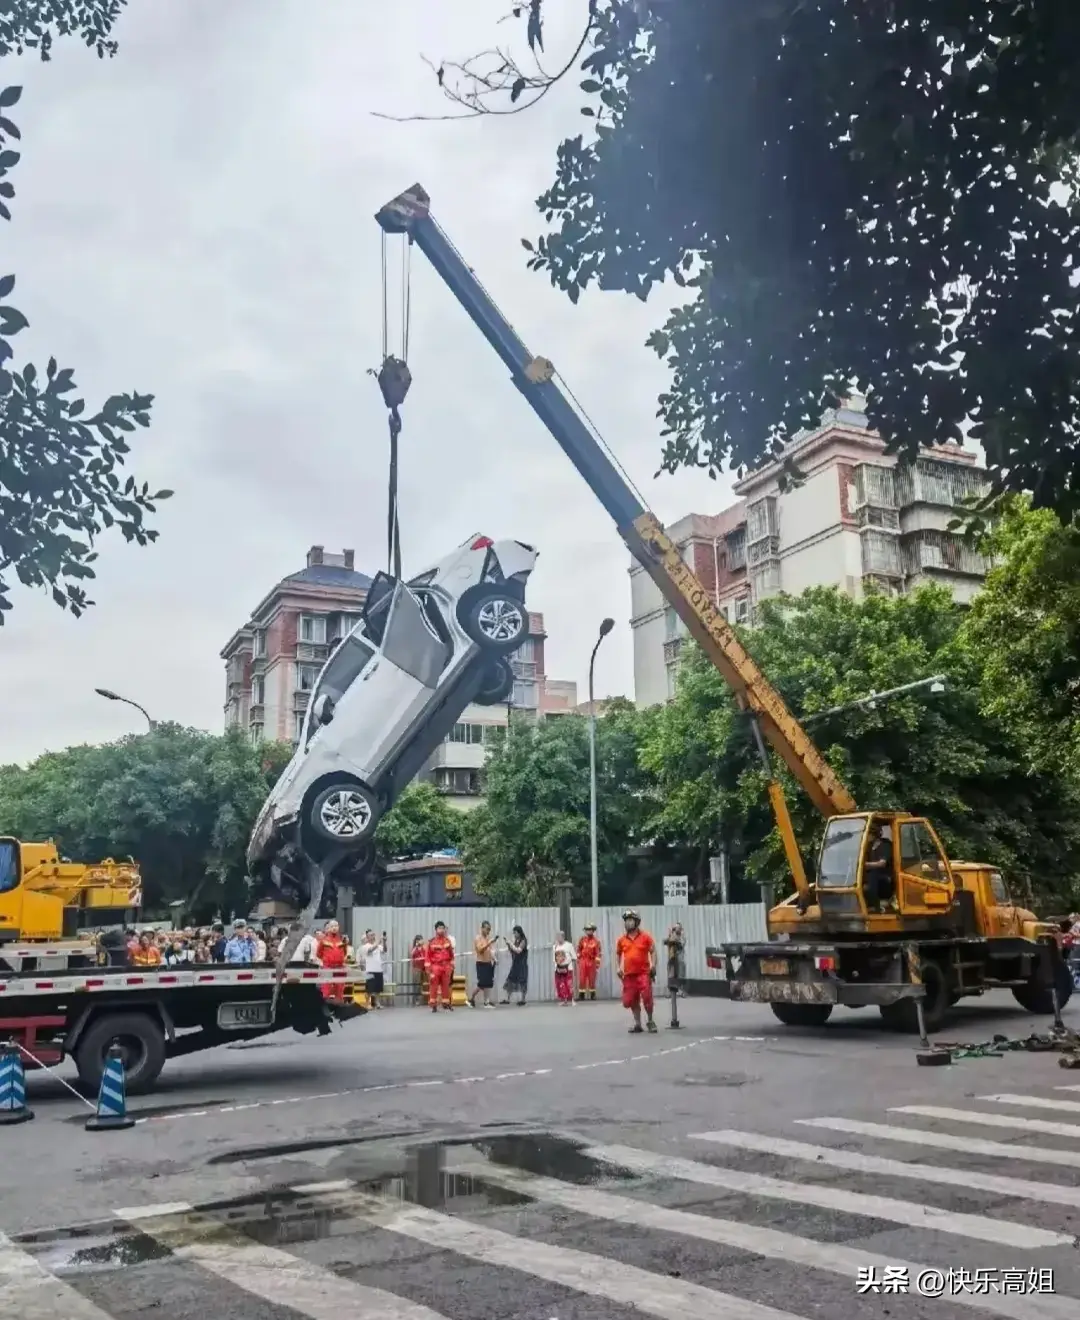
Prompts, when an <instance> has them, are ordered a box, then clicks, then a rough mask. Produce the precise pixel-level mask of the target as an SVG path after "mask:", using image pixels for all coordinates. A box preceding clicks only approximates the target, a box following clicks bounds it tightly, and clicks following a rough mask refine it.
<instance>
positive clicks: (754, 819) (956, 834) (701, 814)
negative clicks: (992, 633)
mask: <svg viewBox="0 0 1080 1320" xmlns="http://www.w3.org/2000/svg"><path fill="white" fill-rule="evenodd" d="M962 619H963V611H962V610H961V608H960V607H958V606H957V605H955V604H954V603H953V601H952V599H951V597H950V595H949V593H948V592H947V591H945V590H944V589H938V588H924V589H922V590H920V591H918V592H916V593H915V594H913V595H911V596H905V597H902V598H899V599H893V598H887V597H884V596H870V597H868V598H867V599H866V600H864V601H862V602H859V603H857V602H855V601H852V600H851V599H850V598H849V597H847V596H845V595H842V594H841V593H839V592H837V591H834V590H829V589H825V588H817V589H814V590H811V591H808V592H806V593H804V594H803V595H802V596H801V597H799V598H797V599H791V598H784V597H781V598H778V599H776V600H772V601H768V602H766V603H765V604H764V606H763V608H762V617H761V623H760V627H758V628H756V629H755V630H754V631H753V632H752V633H749V634H748V635H747V638H746V640H747V644H748V645H749V646H750V647H751V649H752V650H753V653H754V656H755V659H756V660H757V661H758V663H759V664H760V665H761V666H762V668H763V669H764V671H765V673H766V674H768V675H769V676H770V677H771V678H772V681H773V682H774V684H775V685H776V686H777V688H778V689H779V690H780V692H781V694H782V695H783V697H784V699H785V701H786V702H787V703H788V705H789V708H790V709H792V710H793V711H794V712H796V713H797V714H800V715H802V716H804V717H809V716H810V715H812V714H813V712H815V711H824V710H827V709H829V708H830V707H833V706H838V705H843V704H844V703H846V702H850V701H854V700H857V699H858V698H860V697H864V696H866V695H867V694H868V693H870V692H873V691H878V692H880V691H884V690H886V689H889V688H895V687H900V686H902V685H903V684H905V683H910V682H914V681H915V680H917V679H920V678H925V677H928V676H929V675H931V674H935V673H942V674H944V675H946V677H947V690H946V691H945V692H944V693H943V694H941V695H937V696H935V695H930V694H927V693H922V694H913V695H911V696H909V697H903V698H899V699H893V700H890V701H887V702H883V703H881V704H880V705H878V706H877V707H876V708H874V709H860V710H853V711H847V712H844V713H843V714H840V715H836V716H830V717H828V718H826V719H823V720H822V721H820V722H819V723H812V724H811V726H810V731H811V732H812V734H813V735H814V737H815V740H816V741H817V742H818V744H819V746H821V748H822V750H823V752H824V754H825V755H826V756H827V758H828V760H829V762H830V764H832V765H833V767H834V768H835V769H836V770H837V771H838V772H839V773H840V774H841V776H842V777H843V778H844V780H845V781H846V782H847V784H848V786H849V788H850V789H851V790H852V792H853V793H854V795H855V798H856V800H857V801H858V802H859V803H860V805H861V806H864V807H867V808H870V807H876V808H881V809H889V808H896V809H903V810H908V811H912V812H915V813H917V814H925V815H926V816H928V817H929V818H930V819H931V821H932V822H933V824H934V825H935V827H936V828H937V829H938V831H939V833H940V834H941V835H942V838H943V840H944V841H945V843H946V845H947V847H948V848H949V850H950V854H951V855H952V856H954V857H957V858H961V857H962V858H968V859H976V860H983V861H989V862H991V863H994V864H997V865H999V866H1002V867H1003V868H1004V869H1005V870H1006V871H1008V872H1009V873H1010V874H1012V875H1014V876H1019V877H1021V878H1023V879H1025V880H1026V879H1027V878H1029V877H1030V878H1031V881H1032V883H1033V885H1034V887H1035V888H1036V890H1041V891H1042V892H1043V893H1044V894H1047V895H1049V894H1051V893H1057V892H1061V891H1063V890H1067V889H1068V887H1069V883H1070V882H1071V879H1072V877H1073V875H1074V874H1075V871H1076V867H1075V862H1074V859H1075V857H1076V855H1077V847H1078V845H1080V802H1078V798H1077V793H1076V787H1075V783H1074V782H1073V781H1072V780H1070V779H1068V778H1066V777H1065V776H1062V775H1055V774H1053V773H1051V772H1049V771H1036V770H1033V769H1032V768H1031V767H1030V763H1029V761H1028V758H1027V757H1026V755H1025V749H1024V747H1023V746H1022V744H1020V743H1018V742H1017V741H1016V740H1015V739H1014V738H1013V737H1012V736H1010V734H1009V733H1008V731H1007V730H1005V729H1004V728H1003V727H1002V725H1001V724H1000V722H999V721H998V720H997V719H996V718H995V717H994V715H993V713H992V712H989V711H987V710H986V709H985V708H984V706H983V702H982V691H981V681H982V675H981V670H980V665H979V659H980V657H979V655H978V653H977V652H976V651H974V650H973V649H971V648H970V647H969V646H967V645H965V639H964V632H963V626H962ZM641 754H642V760H643V763H644V764H645V766H646V768H647V769H648V770H649V771H650V772H652V773H653V774H654V775H655V776H656V777H657V780H658V784H659V802H660V809H659V813H658V816H657V818H656V824H657V826H658V827H659V828H662V829H665V830H666V831H668V832H671V833H677V834H679V835H681V836H683V837H684V838H686V839H687V840H688V841H695V842H697V843H699V844H700V846H702V847H703V848H704V847H715V845H716V844H717V843H720V842H722V843H724V844H725V845H726V846H727V847H728V849H729V850H730V851H731V853H732V854H733V856H734V857H735V859H736V861H737V862H740V863H741V864H742V865H743V866H745V870H746V873H747V874H748V875H749V876H750V877H752V878H754V879H758V880H770V881H772V882H773V883H775V884H778V885H779V886H780V888H781V889H782V890H786V889H789V888H790V880H789V878H788V875H787V871H786V866H785V863H784V858H783V852H782V849H781V846H780V841H779V838H778V835H777V832H776V830H775V828H774V826H773V822H772V817H771V814H770V812H769V808H768V804H767V800H766V797H765V776H764V773H763V771H762V769H761V767H760V763H759V762H758V761H757V759H756V756H755V754H754V752H753V747H752V743H751V741H750V736H749V730H748V729H747V728H746V725H745V721H744V719H743V718H742V717H740V716H739V715H738V714H737V713H736V711H735V709H734V704H733V702H732V699H731V696H730V694H729V692H728V690H727V688H726V685H725V684H724V683H723V680H722V679H721V678H720V676H719V674H718V673H717V672H716V671H715V670H714V669H713V668H712V666H711V665H709V664H708V663H707V662H706V661H705V659H704V657H703V656H702V655H701V654H700V652H698V651H697V650H696V648H694V649H693V650H692V651H691V653H690V654H689V655H688V657H687V659H686V660H685V661H684V662H683V664H682V666H681V667H680V674H679V683H678V687H677V692H676V697H675V699H674V701H672V702H671V703H670V704H669V705H668V706H666V707H664V708H662V709H661V710H660V712H659V713H658V716H657V718H656V721H655V723H654V725H653V728H652V730H651V732H650V734H649V735H648V736H647V737H646V738H645V740H644V742H643V746H642V753H641ZM785 787H786V789H787V791H788V799H789V804H790V806H791V811H792V817H793V819H794V822H795V827H796V833H797V835H798V837H799V839H800V842H801V843H802V845H803V848H804V852H805V854H806V860H807V863H808V867H810V868H811V869H812V867H813V863H814V860H815V859H814V848H815V847H816V842H817V840H818V839H819V838H820V832H821V822H820V819H819V818H818V816H817V815H816V813H815V812H814V810H813V808H812V807H811V806H810V804H809V802H808V801H807V799H806V798H805V796H804V795H803V794H802V793H801V792H800V790H799V789H798V788H797V786H796V785H795V784H794V782H793V781H791V780H790V779H789V778H787V777H786V776H785Z"/></svg>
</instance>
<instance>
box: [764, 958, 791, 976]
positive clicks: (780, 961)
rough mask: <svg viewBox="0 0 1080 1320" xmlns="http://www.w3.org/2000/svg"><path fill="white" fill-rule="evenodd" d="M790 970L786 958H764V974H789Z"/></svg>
mask: <svg viewBox="0 0 1080 1320" xmlns="http://www.w3.org/2000/svg"><path fill="white" fill-rule="evenodd" d="M788 971H789V967H788V960H787V959H786V958H762V960H761V974H762V976H787V974H788Z"/></svg>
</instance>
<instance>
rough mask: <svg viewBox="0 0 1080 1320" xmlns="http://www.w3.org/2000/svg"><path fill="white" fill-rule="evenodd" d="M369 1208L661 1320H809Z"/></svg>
mask: <svg viewBox="0 0 1080 1320" xmlns="http://www.w3.org/2000/svg"><path fill="white" fill-rule="evenodd" d="M364 1202H366V1203H367V1205H366V1209H364V1210H362V1211H361V1213H362V1214H363V1216H364V1217H365V1218H366V1219H367V1220H368V1222H370V1223H372V1224H376V1225H378V1227H379V1228H381V1229H385V1230H387V1231H388V1232H391V1233H398V1234H400V1235H401V1236H402V1237H407V1238H411V1239H412V1240H413V1241H415V1242H424V1243H426V1244H427V1245H428V1246H431V1247H434V1248H435V1249H436V1250H437V1251H453V1252H456V1253H457V1254H458V1255H459V1256H467V1257H469V1259H471V1260H477V1261H481V1262H482V1263H483V1264H486V1265H499V1266H502V1267H503V1268H504V1269H510V1270H517V1271H518V1272H519V1273H521V1274H531V1275H532V1276H533V1278H536V1279H543V1280H545V1281H546V1282H548V1283H555V1284H558V1285H559V1286H560V1287H563V1288H572V1289H573V1290H574V1291H575V1292H579V1293H585V1294H586V1295H588V1296H590V1297H602V1298H604V1300H605V1301H611V1302H617V1303H618V1304H619V1305H621V1306H626V1307H629V1308H630V1309H631V1310H633V1311H636V1312H639V1313H642V1312H643V1313H644V1314H645V1315H651V1316H656V1317H657V1318H658V1320H686V1317H687V1316H688V1315H693V1316H694V1317H695V1320H805V1318H804V1317H800V1316H797V1315H794V1314H793V1313H792V1312H790V1311H780V1310H777V1309H776V1308H775V1307H772V1306H765V1305H764V1304H763V1303H761V1302H751V1301H748V1300H747V1299H746V1298H744V1297H735V1296H732V1295H731V1294H730V1293H722V1292H718V1291H716V1290H715V1289H713V1288H704V1287H702V1286H701V1284H697V1283H690V1282H689V1281H688V1280H686V1279H677V1278H673V1277H667V1276H665V1275H662V1274H653V1273H651V1272H650V1271H648V1270H643V1269H639V1268H638V1267H637V1266H635V1265H631V1264H629V1263H628V1262H626V1261H624V1260H611V1259H609V1258H608V1257H606V1256H593V1255H590V1254H589V1253H588V1252H585V1251H577V1250H576V1249H575V1248H573V1247H553V1246H549V1245H548V1244H547V1243H545V1242H537V1241H536V1240H535V1239H531V1238H525V1237H517V1236H516V1235H515V1234H513V1233H503V1232H501V1231H500V1230H499V1229H496V1228H490V1227H488V1226H487V1225H486V1224H485V1225H480V1224H474V1223H470V1222H469V1221H467V1220H464V1219H456V1218H454V1217H453V1216H452V1215H444V1214H440V1213H439V1212H438V1211H435V1210H425V1209H423V1208H421V1207H420V1206H409V1207H408V1208H406V1209H403V1210H396V1211H395V1210H394V1209H393V1208H392V1207H391V1206H388V1205H387V1204H386V1203H385V1202H381V1201H379V1200H377V1199H375V1198H371V1197H366V1196H363V1195H358V1197H357V1208H358V1210H359V1209H360V1208H361V1206H362V1205H363V1203H364ZM335 1320H339V1318H335ZM1055 1320H1056V1318H1055Z"/></svg>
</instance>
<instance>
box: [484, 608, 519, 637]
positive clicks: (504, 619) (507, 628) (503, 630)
mask: <svg viewBox="0 0 1080 1320" xmlns="http://www.w3.org/2000/svg"><path fill="white" fill-rule="evenodd" d="M522 622H523V620H522V615H521V607H520V606H519V605H517V604H515V603H514V601H512V600H488V601H485V602H484V604H483V605H481V606H480V609H479V610H478V611H477V614H476V623H477V627H478V628H479V629H480V631H481V633H483V635H484V636H485V637H486V638H487V639H488V641H489V642H512V641H513V640H514V638H515V637H517V636H518V634H519V633H520V632H521V628H522Z"/></svg>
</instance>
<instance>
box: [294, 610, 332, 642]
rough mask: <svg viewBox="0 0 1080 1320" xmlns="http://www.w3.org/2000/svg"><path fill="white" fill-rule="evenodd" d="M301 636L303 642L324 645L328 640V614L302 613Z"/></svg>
mask: <svg viewBox="0 0 1080 1320" xmlns="http://www.w3.org/2000/svg"><path fill="white" fill-rule="evenodd" d="M299 637H300V640H301V641H302V642H312V643H313V644H314V645H316V646H322V645H323V644H324V643H325V642H326V615H325V614H301V615H300V631H299Z"/></svg>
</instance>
